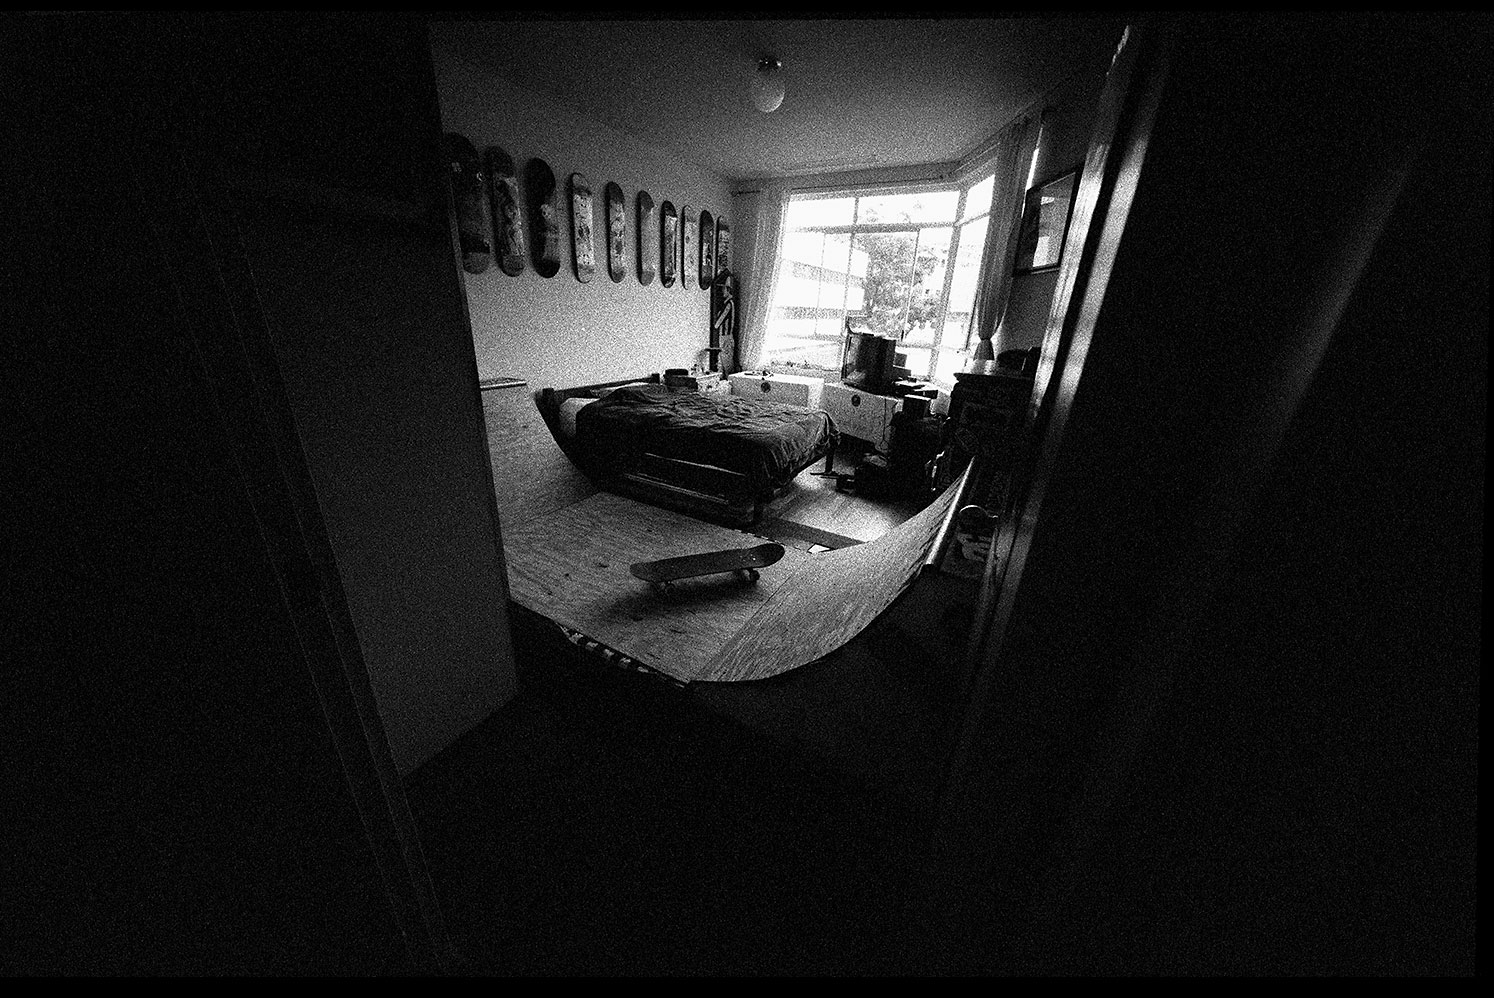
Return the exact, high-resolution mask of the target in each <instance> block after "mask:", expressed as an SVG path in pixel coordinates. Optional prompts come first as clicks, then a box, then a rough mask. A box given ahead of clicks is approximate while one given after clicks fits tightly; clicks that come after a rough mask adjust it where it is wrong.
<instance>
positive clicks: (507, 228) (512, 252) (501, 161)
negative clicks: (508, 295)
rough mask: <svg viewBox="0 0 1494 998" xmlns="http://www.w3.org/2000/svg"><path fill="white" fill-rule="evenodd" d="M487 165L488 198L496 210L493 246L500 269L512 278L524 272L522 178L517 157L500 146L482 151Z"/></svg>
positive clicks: (494, 212) (494, 214) (489, 147)
mask: <svg viewBox="0 0 1494 998" xmlns="http://www.w3.org/2000/svg"><path fill="white" fill-rule="evenodd" d="M483 161H484V162H485V164H486V165H487V173H488V200H489V202H490V204H491V207H492V209H493V249H494V250H495V251H496V252H497V254H498V269H499V270H501V271H503V272H504V273H505V274H507V275H508V276H509V277H518V276H519V275H520V274H522V273H524V216H523V213H522V211H521V210H520V205H521V204H522V202H521V201H520V199H519V178H518V177H516V176H515V175H514V160H513V157H512V156H510V155H509V154H508V153H506V152H504V151H503V150H502V149H500V148H498V147H497V146H488V147H487V149H485V150H483Z"/></svg>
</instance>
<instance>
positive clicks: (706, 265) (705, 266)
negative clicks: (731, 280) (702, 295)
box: [700, 211, 716, 291]
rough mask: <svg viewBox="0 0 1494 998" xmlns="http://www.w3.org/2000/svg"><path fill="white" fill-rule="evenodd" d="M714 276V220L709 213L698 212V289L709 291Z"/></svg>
mask: <svg viewBox="0 0 1494 998" xmlns="http://www.w3.org/2000/svg"><path fill="white" fill-rule="evenodd" d="M715 277H716V222H715V220H714V219H713V218H711V213H710V212H708V211H702V212H701V213H700V290H702V291H709V290H710V289H711V281H712V280H714V279H715Z"/></svg>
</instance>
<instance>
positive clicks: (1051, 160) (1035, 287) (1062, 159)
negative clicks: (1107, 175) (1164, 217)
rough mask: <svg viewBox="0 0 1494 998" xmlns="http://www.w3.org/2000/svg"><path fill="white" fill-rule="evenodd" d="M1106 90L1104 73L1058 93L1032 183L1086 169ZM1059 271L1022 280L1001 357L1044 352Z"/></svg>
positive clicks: (1016, 284)
mask: <svg viewBox="0 0 1494 998" xmlns="http://www.w3.org/2000/svg"><path fill="white" fill-rule="evenodd" d="M1104 86H1105V74H1104V72H1103V71H1097V72H1095V73H1086V74H1084V75H1081V76H1076V77H1075V78H1073V79H1072V80H1070V81H1069V82H1068V83H1067V84H1066V85H1065V86H1064V87H1062V88H1061V89H1060V90H1059V91H1058V92H1056V93H1055V94H1054V95H1053V97H1052V98H1051V99H1050V100H1049V101H1048V102H1047V103H1046V105H1045V107H1044V109H1043V134H1042V136H1041V138H1040V139H1039V141H1038V149H1037V169H1036V171H1035V172H1034V175H1033V182H1034V183H1036V184H1041V183H1043V182H1044V181H1047V180H1052V179H1053V178H1054V177H1055V176H1057V175H1058V174H1059V173H1062V172H1063V171H1065V170H1068V169H1070V168H1072V167H1082V166H1083V165H1084V156H1085V154H1086V152H1088V150H1089V136H1090V132H1091V131H1093V130H1094V122H1095V111H1096V109H1097V107H1098V104H1099V100H1100V92H1101V91H1102V90H1103V89H1104ZM1057 287H1058V271H1056V270H1051V271H1043V272H1041V273H1037V274H1018V275H1017V276H1015V277H1013V278H1012V293H1011V298H1010V299H1008V301H1007V306H1006V315H1005V316H1004V317H1003V318H1002V322H1001V328H1000V329H999V330H997V333H996V343H995V347H996V350H997V352H998V353H999V352H1001V351H1003V350H1019V349H1022V350H1025V349H1027V348H1028V347H1035V346H1041V345H1042V343H1043V332H1044V331H1045V330H1046V329H1047V326H1048V311H1049V309H1050V308H1051V306H1052V304H1053V291H1054V289H1055V288H1057Z"/></svg>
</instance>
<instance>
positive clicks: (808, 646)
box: [698, 486, 957, 682]
mask: <svg viewBox="0 0 1494 998" xmlns="http://www.w3.org/2000/svg"><path fill="white" fill-rule="evenodd" d="M956 491H957V486H952V487H951V488H949V489H948V490H946V491H945V493H944V495H942V496H940V497H939V498H938V499H936V500H935V501H934V503H933V504H932V505H930V506H929V507H928V508H927V509H925V510H924V511H923V512H921V513H919V514H918V515H917V516H915V517H913V518H912V519H911V520H908V521H907V522H906V523H903V524H901V525H900V526H898V527H896V528H894V529H893V530H891V531H889V532H887V533H885V534H883V535H882V536H881V537H879V538H877V539H876V540H874V541H868V542H867V543H865V544H858V545H856V546H854V547H847V548H841V549H840V550H836V551H826V552H824V553H823V554H818V555H811V556H809V557H808V560H807V561H805V563H804V564H803V567H802V568H800V570H799V571H797V572H795V573H794V574H793V575H792V576H791V577H790V578H788V579H787V580H786V581H785V582H784V584H783V585H782V586H780V587H779V588H778V589H777V591H775V592H774V594H773V598H772V599H771V600H769V601H768V602H767V604H766V605H764V606H763V607H762V608H761V609H760V610H758V611H757V612H756V613H755V614H754V615H753V617H752V619H751V620H749V621H747V622H746V624H745V625H744V626H743V627H742V628H741V629H740V630H739V631H738V632H737V633H736V634H735V635H734V636H733V637H732V639H731V640H730V641H729V642H728V643H727V644H726V646H725V647H724V648H722V649H721V651H720V653H719V654H718V655H717V656H716V657H715V658H714V659H713V660H712V661H711V663H710V664H709V666H707V668H706V669H705V670H704V671H703V672H702V673H701V674H700V676H699V677H698V678H699V679H700V680H706V681H711V682H736V681H741V680H748V679H767V678H769V677H770V676H776V675H779V674H780V673H783V672H787V671H788V670H790V669H796V668H798V667H799V666H801V665H807V664H808V663H810V662H813V661H815V660H816V659H819V658H823V657H824V656H826V655H828V654H830V653H831V652H833V651H835V650H836V649H837V648H839V647H840V646H841V645H843V644H845V643H846V642H847V641H849V640H851V638H853V637H855V636H856V635H857V634H858V633H860V632H861V630H862V629H863V628H864V627H866V625H867V624H870V623H871V622H872V620H873V619H874V618H875V617H876V616H877V615H878V614H880V613H881V612H882V611H883V610H885V609H887V607H888V606H890V605H891V604H892V601H893V600H895V599H896V598H897V597H898V596H899V595H900V594H901V593H902V592H903V590H904V589H906V588H907V586H908V584H909V583H910V582H912V580H913V578H914V576H915V575H916V574H917V573H918V570H919V568H920V567H921V566H922V564H923V560H924V558H925V556H926V555H927V554H928V551H929V547H930V546H931V545H932V544H933V541H934V535H935V534H936V533H938V531H939V525H940V523H941V522H942V521H943V519H944V514H945V513H946V512H947V511H948V509H949V504H950V503H951V502H953V501H954V496H955V492H956Z"/></svg>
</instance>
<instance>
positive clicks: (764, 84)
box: [752, 56, 784, 113]
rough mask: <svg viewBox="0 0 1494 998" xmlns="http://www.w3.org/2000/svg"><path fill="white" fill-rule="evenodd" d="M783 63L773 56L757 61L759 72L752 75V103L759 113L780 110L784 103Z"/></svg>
mask: <svg viewBox="0 0 1494 998" xmlns="http://www.w3.org/2000/svg"><path fill="white" fill-rule="evenodd" d="M783 94H784V88H783V63H781V62H779V61H778V60H777V59H775V58H773V57H772V56H764V57H763V58H761V59H759V60H758V61H757V72H755V73H753V74H752V103H753V106H754V107H756V108H757V109H758V110H759V111H763V112H765V113H766V112H768V111H776V110H778V105H780V104H782V103H783Z"/></svg>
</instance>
